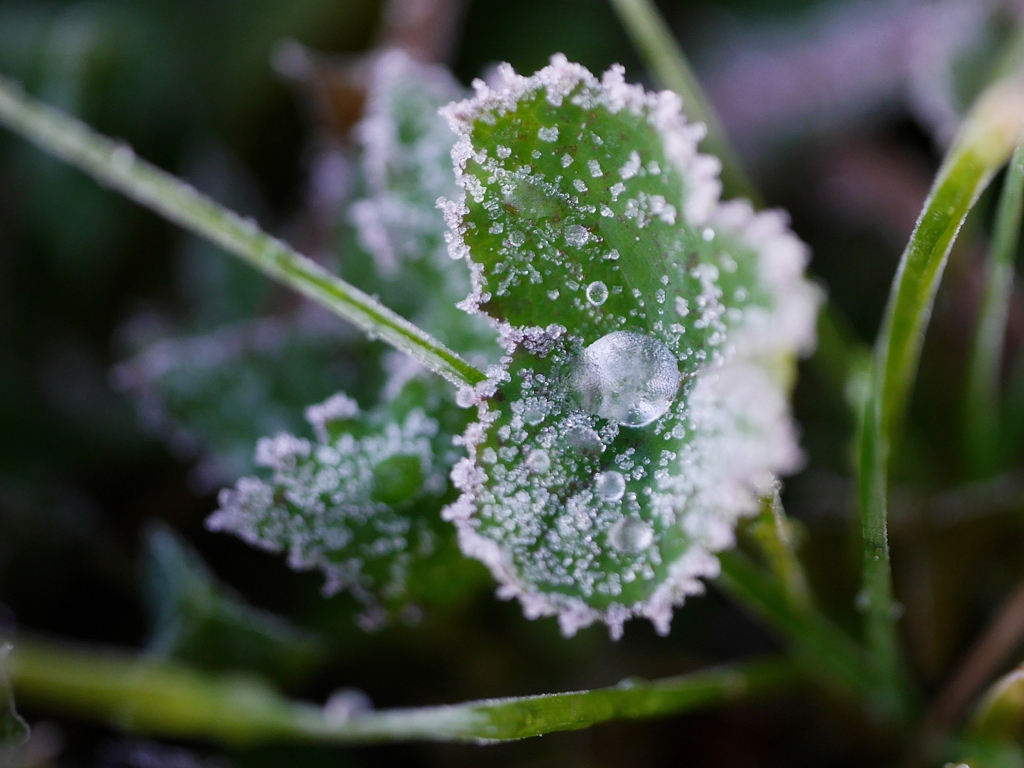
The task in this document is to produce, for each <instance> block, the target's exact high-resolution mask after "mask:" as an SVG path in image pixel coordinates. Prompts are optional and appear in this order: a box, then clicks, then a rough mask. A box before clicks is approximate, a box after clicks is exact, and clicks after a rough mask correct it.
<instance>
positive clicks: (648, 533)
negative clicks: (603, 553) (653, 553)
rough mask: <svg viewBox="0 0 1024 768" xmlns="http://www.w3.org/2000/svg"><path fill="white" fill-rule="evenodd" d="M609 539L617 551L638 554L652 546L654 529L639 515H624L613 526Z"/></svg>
mask: <svg viewBox="0 0 1024 768" xmlns="http://www.w3.org/2000/svg"><path fill="white" fill-rule="evenodd" d="M608 541H610V542H611V545H612V547H613V548H614V549H615V550H616V551H617V552H620V553H622V554H624V555H636V554H639V553H640V552H643V551H644V550H645V549H647V548H648V547H649V546H651V542H653V541H654V531H653V530H652V529H651V526H650V525H648V524H647V523H645V522H644V521H643V520H641V519H640V518H639V517H624V518H622V519H621V520H619V521H618V522H617V523H616V524H615V525H613V526H612V529H611V530H610V531H609V532H608Z"/></svg>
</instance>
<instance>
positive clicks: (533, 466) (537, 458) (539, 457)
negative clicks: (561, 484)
mask: <svg viewBox="0 0 1024 768" xmlns="http://www.w3.org/2000/svg"><path fill="white" fill-rule="evenodd" d="M526 466H527V468H528V469H529V470H530V471H531V472H535V473H537V474H540V473H541V472H547V471H548V470H549V469H551V457H550V456H548V452H547V451H545V450H544V449H543V448H538V449H536V450H533V451H530V456H529V458H528V459H527V460H526Z"/></svg>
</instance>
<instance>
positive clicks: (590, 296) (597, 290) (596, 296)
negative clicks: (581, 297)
mask: <svg viewBox="0 0 1024 768" xmlns="http://www.w3.org/2000/svg"><path fill="white" fill-rule="evenodd" d="M607 299H608V286H607V285H605V284H604V283H602V282H601V281H600V280H595V281H594V282H592V283H591V284H590V285H588V286H587V301H589V302H590V303H591V304H593V305H594V306H595V307H600V306H601V305H602V304H604V303H605V301H607Z"/></svg>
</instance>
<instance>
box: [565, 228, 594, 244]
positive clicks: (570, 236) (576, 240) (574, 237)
mask: <svg viewBox="0 0 1024 768" xmlns="http://www.w3.org/2000/svg"><path fill="white" fill-rule="evenodd" d="M565 242H566V243H568V244H569V245H572V246H575V247H576V248H581V247H583V246H584V245H586V244H587V243H588V242H590V230H588V229H587V228H586V227H583V226H580V225H579V224H570V225H569V226H568V227H566V228H565Z"/></svg>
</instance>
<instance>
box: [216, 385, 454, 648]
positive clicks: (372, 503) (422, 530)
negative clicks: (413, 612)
mask: <svg viewBox="0 0 1024 768" xmlns="http://www.w3.org/2000/svg"><path fill="white" fill-rule="evenodd" d="M306 418H307V419H308V420H309V423H310V424H311V425H312V427H313V429H314V430H315V432H316V439H315V440H312V441H311V440H307V439H305V438H299V437H295V436H293V435H291V434H288V433H282V434H279V435H278V436H276V437H273V438H264V439H262V440H260V442H259V443H258V444H257V447H256V464H257V465H258V466H259V467H262V468H264V469H265V470H266V471H265V472H264V474H263V477H262V478H257V477H245V478H242V479H241V480H239V481H238V483H237V484H236V485H235V487H234V488H233V489H225V490H223V491H221V494H220V508H219V509H218V510H217V512H215V513H214V514H213V515H212V516H211V517H210V518H209V520H208V521H207V526H208V527H209V528H210V529H211V530H215V531H225V532H228V533H233V534H234V535H236V536H238V537H239V538H241V539H242V540H243V541H245V542H247V543H249V544H251V545H253V546H256V547H260V548H262V549H266V550H268V551H271V552H285V551H286V552H287V553H288V564H289V566H291V567H292V568H295V569H297V570H309V569H313V568H317V569H319V570H320V571H321V572H323V574H324V576H325V577H326V583H325V585H324V593H325V594H327V595H331V594H334V593H336V592H339V591H341V590H348V591H349V592H351V593H352V594H353V595H354V596H355V597H356V598H357V599H358V600H359V601H360V602H361V603H362V604H363V605H364V606H365V611H364V613H363V614H362V616H361V617H360V623H361V624H362V625H363V626H364V627H366V628H376V627H378V626H380V625H381V624H382V623H383V622H384V621H385V620H386V619H387V618H388V616H389V612H391V611H392V610H394V609H397V608H399V607H401V606H404V605H407V604H409V603H410V602H413V601H415V600H417V599H420V598H430V597H431V596H434V595H436V594H438V593H439V592H440V593H450V592H452V591H455V590H457V589H459V588H460V586H462V584H463V582H464V573H463V570H464V569H460V568H458V567H457V566H456V567H453V568H451V569H449V568H448V566H449V565H450V564H451V563H452V560H453V559H455V560H461V557H460V556H459V555H458V550H457V548H456V545H455V541H454V536H453V533H452V531H451V528H450V527H449V526H447V525H446V524H444V523H443V522H442V521H441V519H440V514H439V512H440V509H441V507H442V505H443V504H444V503H445V501H447V500H448V498H449V497H450V495H451V494H450V492H449V484H448V479H447V475H448V472H449V470H450V468H451V466H452V464H453V463H454V461H455V459H456V457H457V454H456V452H455V450H454V448H453V447H452V440H451V436H452V435H453V434H456V433H457V432H458V431H460V430H461V428H462V427H464V425H465V423H466V414H465V412H464V411H462V410H461V409H459V408H457V407H455V405H454V404H453V403H451V401H450V400H449V399H448V396H447V393H445V392H444V391H443V390H442V388H441V387H440V385H439V384H438V383H436V382H435V381H434V380H431V381H425V380H423V379H422V378H414V379H412V380H410V381H408V382H407V383H406V384H405V386H404V387H403V388H402V390H401V392H400V393H399V394H398V396H397V397H395V399H394V400H393V401H391V402H387V403H385V404H383V405H381V406H379V407H378V408H375V409H374V410H372V411H369V412H365V413H364V412H361V411H360V410H359V407H358V406H357V405H356V403H355V401H354V400H352V399H350V398H349V397H347V396H346V395H344V394H342V393H339V394H337V395H335V396H333V397H331V398H330V399H329V400H327V401H326V402H324V403H322V404H320V405H315V406H311V407H310V408H309V409H307V411H306ZM438 582H440V584H439V583H438Z"/></svg>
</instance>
